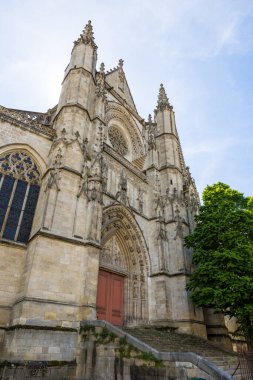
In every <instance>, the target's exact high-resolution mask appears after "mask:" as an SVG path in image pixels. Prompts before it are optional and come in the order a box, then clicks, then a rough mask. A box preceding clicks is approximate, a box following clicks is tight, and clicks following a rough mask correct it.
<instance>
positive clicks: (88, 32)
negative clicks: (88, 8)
mask: <svg viewBox="0 0 253 380" xmlns="http://www.w3.org/2000/svg"><path fill="white" fill-rule="evenodd" d="M80 38H81V40H82V41H83V42H84V43H85V44H86V45H91V46H92V47H93V48H94V49H96V48H97V45H96V44H95V40H94V36H93V27H92V25H91V21H90V20H89V21H88V24H86V25H85V27H84V30H83V31H82V34H81V35H80Z"/></svg>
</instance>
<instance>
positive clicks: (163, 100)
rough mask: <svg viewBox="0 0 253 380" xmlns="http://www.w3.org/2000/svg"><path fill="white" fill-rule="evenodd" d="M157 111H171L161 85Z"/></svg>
mask: <svg viewBox="0 0 253 380" xmlns="http://www.w3.org/2000/svg"><path fill="white" fill-rule="evenodd" d="M157 109H158V110H160V111H163V110H165V109H172V106H171V105H170V103H169V99H168V96H167V94H166V92H165V89H164V87H163V84H162V83H161V85H160V89H159V95H158V101H157Z"/></svg>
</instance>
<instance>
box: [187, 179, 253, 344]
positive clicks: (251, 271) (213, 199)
mask: <svg viewBox="0 0 253 380" xmlns="http://www.w3.org/2000/svg"><path fill="white" fill-rule="evenodd" d="M202 198H203V206H201V207H200V211H199V214H198V215H197V216H196V228H195V230H194V232H193V233H192V234H190V235H189V236H188V237H187V238H186V239H185V242H186V246H187V247H188V248H193V264H194V270H193V274H192V276H191V279H190V281H189V283H188V286H187V289H188V290H190V291H191V297H192V300H193V302H194V303H195V304H196V305H197V306H199V307H212V308H214V309H215V310H217V311H222V312H223V313H224V314H225V315H229V316H230V317H232V316H233V317H236V318H237V321H238V323H239V324H240V327H239V330H238V333H240V334H242V335H243V336H244V337H245V338H246V340H247V341H248V343H249V346H250V347H251V348H252V347H253V197H248V198H247V197H244V196H243V194H242V193H239V192H238V191H236V190H233V189H231V188H230V187H229V186H228V185H225V184H223V183H220V182H219V183H217V184H214V185H212V186H207V187H206V188H205V190H204V192H203V196H202Z"/></svg>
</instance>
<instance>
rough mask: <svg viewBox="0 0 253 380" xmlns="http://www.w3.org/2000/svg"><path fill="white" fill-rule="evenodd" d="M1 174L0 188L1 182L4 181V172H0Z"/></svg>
mask: <svg viewBox="0 0 253 380" xmlns="http://www.w3.org/2000/svg"><path fill="white" fill-rule="evenodd" d="M1 174H2V178H1V179H0V190H1V187H2V184H3V181H4V174H3V173H1Z"/></svg>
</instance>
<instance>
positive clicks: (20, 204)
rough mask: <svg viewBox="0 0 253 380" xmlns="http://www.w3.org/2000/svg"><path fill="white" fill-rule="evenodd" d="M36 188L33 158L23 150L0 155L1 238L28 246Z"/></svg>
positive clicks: (38, 182)
mask: <svg viewBox="0 0 253 380" xmlns="http://www.w3.org/2000/svg"><path fill="white" fill-rule="evenodd" d="M39 189H40V172H39V169H38V167H37V165H36V163H35V162H34V160H33V159H32V157H30V156H29V155H28V154H27V153H26V152H24V151H19V152H17V151H14V152H10V153H7V154H5V155H4V156H0V238H3V239H7V240H13V241H17V242H21V243H27V241H28V239H29V235H30V231H31V228H32V222H33V216H34V212H35V208H36V204H37V200H38V196H39Z"/></svg>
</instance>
